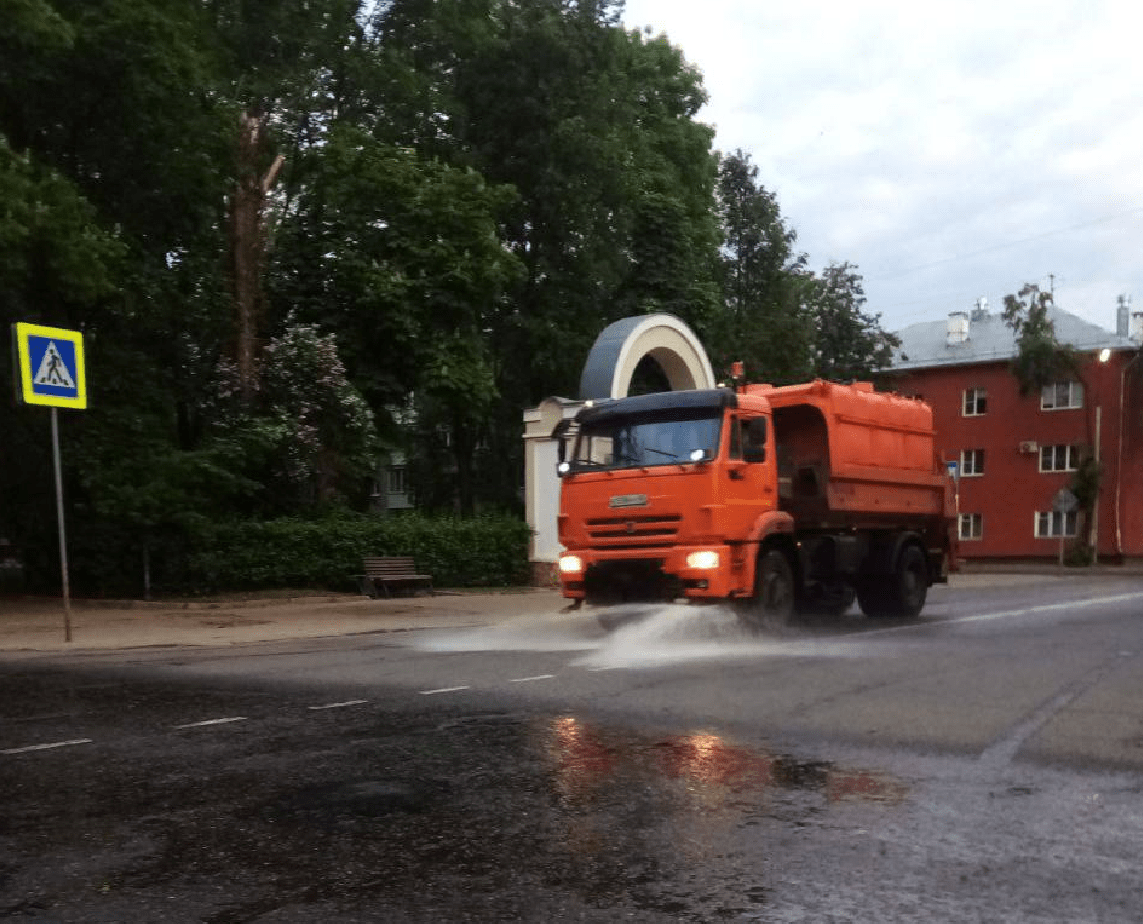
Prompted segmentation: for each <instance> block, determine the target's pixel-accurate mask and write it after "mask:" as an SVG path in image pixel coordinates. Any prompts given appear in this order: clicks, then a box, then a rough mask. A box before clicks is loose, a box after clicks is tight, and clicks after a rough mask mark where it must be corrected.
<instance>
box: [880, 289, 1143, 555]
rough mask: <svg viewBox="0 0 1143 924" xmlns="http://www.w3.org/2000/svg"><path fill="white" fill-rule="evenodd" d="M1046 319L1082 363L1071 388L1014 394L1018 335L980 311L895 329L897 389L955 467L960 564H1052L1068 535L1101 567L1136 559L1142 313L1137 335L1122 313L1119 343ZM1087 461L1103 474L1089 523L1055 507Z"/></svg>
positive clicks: (1063, 319)
mask: <svg viewBox="0 0 1143 924" xmlns="http://www.w3.org/2000/svg"><path fill="white" fill-rule="evenodd" d="M1049 317H1050V318H1051V320H1052V322H1053V325H1054V327H1055V332H1056V337H1057V339H1058V340H1059V341H1060V342H1061V343H1066V344H1068V345H1070V346H1072V347H1073V348H1074V349H1075V350H1076V351H1077V353H1078V354H1079V359H1080V367H1079V371H1078V375H1076V376H1075V377H1074V378H1072V379H1070V380H1065V381H1060V382H1057V383H1054V384H1053V385H1050V386H1047V387H1045V388H1044V389H1043V391H1042V392H1038V393H1035V394H1029V395H1027V396H1021V395H1020V390H1019V384H1018V382H1017V380H1016V378H1015V376H1014V375H1013V374H1012V372H1011V368H1010V363H1011V360H1012V358H1013V356H1014V355H1015V353H1016V345H1015V338H1014V335H1013V332H1012V330H1011V329H1010V328H1009V327H1008V326H1007V325H1005V324H1004V322H1003V319H1002V318H1001V317H999V316H998V315H994V314H989V313H988V312H987V311H982V310H979V309H978V310H976V311H973V312H954V313H953V314H952V315H950V316H949V318H948V320H947V321H944V320H942V321H935V322H928V323H921V324H914V325H912V326H911V327H907V328H905V329H904V330H902V331H899V332H898V336H899V337H900V338H901V347H900V349H899V350H898V353H897V356H896V359H895V362H894V365H893V373H894V375H895V379H896V383H895V385H894V388H895V390H897V391H898V392H900V393H901V394H905V395H916V396H919V397H921V398H922V399H924V400H925V401H927V402H928V403H929V404H930V405H931V406H932V408H933V415H934V420H935V424H936V428H937V434H938V438H937V445H938V447H939V451H940V454H941V458H942V459H944V460H946V462H955V463H956V465H957V468H958V473H959V484H958V504H959V506H958V509H959V526H958V531H959V534H960V554H961V557H962V558H965V559H970V560H972V559H975V560H987V559H1008V560H1019V559H1025V560H1033V559H1052V560H1054V559H1056V558H1057V557H1058V555H1059V552H1060V545H1061V542H1060V540H1061V538H1063V539H1064V541H1065V544H1066V545H1067V546H1069V547H1070V546H1072V545H1073V544H1076V545H1082V544H1084V543H1086V544H1088V545H1090V546H1091V547H1093V548H1094V549H1095V550H1096V552H1097V554H1098V558H1099V560H1100V561H1123V560H1128V559H1143V370H1141V368H1140V367H1143V362H1139V361H1138V357H1139V347H1140V342H1139V334H1140V332H1143V315H1138V314H1137V315H1136V316H1135V317H1134V319H1133V323H1132V324H1131V325H1130V326H1133V327H1134V328H1135V329H1134V330H1132V331H1130V333H1132V334H1134V335H1135V336H1134V337H1130V336H1127V335H1128V333H1129V330H1128V327H1129V323H1128V320H1127V318H1126V312H1123V311H1121V316H1120V321H1119V325H1118V326H1119V333H1118V334H1112V333H1110V332H1109V331H1105V330H1103V329H1102V328H1100V327H1098V326H1096V325H1094V324H1090V323H1088V322H1086V321H1084V320H1083V319H1081V318H1078V317H1076V316H1075V315H1073V314H1070V313H1068V312H1066V311H1063V310H1061V309H1058V308H1051V309H1050V310H1049ZM1087 455H1091V456H1094V458H1095V459H1096V461H1098V462H1099V465H1100V468H1101V471H1102V475H1101V478H1100V481H1099V493H1098V500H1097V502H1096V505H1095V508H1094V514H1093V516H1092V517H1091V518H1090V520H1089V519H1088V518H1086V517H1085V516H1084V515H1083V513H1082V512H1081V511H1075V510H1072V511H1067V510H1064V509H1060V508H1061V506H1066V503H1065V504H1059V503H1057V498H1058V496H1059V492H1060V490H1061V489H1063V488H1070V487H1072V486H1073V484H1074V480H1075V478H1076V473H1077V470H1078V469H1079V467H1080V465H1081V463H1082V460H1083V459H1084V457H1085V456H1087ZM1062 500H1063V501H1065V502H1066V500H1067V498H1066V497H1064V498H1062Z"/></svg>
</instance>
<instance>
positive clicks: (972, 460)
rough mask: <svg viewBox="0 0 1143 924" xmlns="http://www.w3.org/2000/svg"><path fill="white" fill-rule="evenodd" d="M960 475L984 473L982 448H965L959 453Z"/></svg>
mask: <svg viewBox="0 0 1143 924" xmlns="http://www.w3.org/2000/svg"><path fill="white" fill-rule="evenodd" d="M960 473H961V475H983V474H984V450H983V449H966V450H964V451H963V452H962V453H961V454H960Z"/></svg>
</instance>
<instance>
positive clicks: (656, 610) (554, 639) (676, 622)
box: [411, 604, 871, 669]
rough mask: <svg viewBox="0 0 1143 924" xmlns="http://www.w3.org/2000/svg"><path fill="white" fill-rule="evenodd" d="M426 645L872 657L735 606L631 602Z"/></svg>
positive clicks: (660, 659) (595, 664)
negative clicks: (777, 629) (778, 630)
mask: <svg viewBox="0 0 1143 924" xmlns="http://www.w3.org/2000/svg"><path fill="white" fill-rule="evenodd" d="M411 644H412V645H413V646H414V647H416V648H418V649H420V650H422V651H439V652H463V651H580V652H583V654H582V655H581V656H580V657H579V658H577V659H576V660H575V661H574V662H573V663H574V664H576V665H577V666H581V667H587V668H597V669H606V668H624V667H658V666H666V665H670V664H676V663H681V662H687V661H698V660H712V659H725V658H757V657H766V656H781V657H857V656H861V657H869V656H870V654H871V652H870V649H869V646H868V645H863V644H861V643H860V642H859V641H857V640H853V641H849V640H844V639H838V638H837V637H832V638H831V637H828V636H823V635H820V634H819V635H815V634H813V633H811V632H810V631H807V630H804V629H803V630H799V629H792V630H790V631H789V632H787V633H784V634H782V635H780V636H765V635H756V634H753V633H751V632H749V631H748V630H746V629H744V628H743V627H742V626H741V624H740V623H739V622H738V619H737V617H736V616H735V614H734V612H733V610H731V609H730V608H729V607H725V606H718V605H708V606H691V605H688V604H661V605H646V604H639V605H634V604H632V605H626V606H615V607H607V608H604V609H599V610H580V611H574V612H571V613H548V614H543V615H537V616H532V617H522V618H520V619H516V620H513V621H511V622H507V623H503V624H501V625H498V626H490V627H488V628H483V629H474V630H467V631H464V632H452V633H432V634H426V635H425V636H423V637H419V638H417V639H415V640H414V641H412V642H411Z"/></svg>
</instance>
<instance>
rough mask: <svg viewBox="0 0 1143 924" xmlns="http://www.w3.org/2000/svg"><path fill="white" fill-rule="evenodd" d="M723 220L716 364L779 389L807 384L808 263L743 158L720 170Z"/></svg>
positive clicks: (726, 163) (734, 158) (731, 159)
mask: <svg viewBox="0 0 1143 924" xmlns="http://www.w3.org/2000/svg"><path fill="white" fill-rule="evenodd" d="M718 214H719V218H720V220H721V225H722V250H721V254H720V260H719V272H720V285H721V290H722V294H723V306H722V309H723V310H722V311H721V312H720V313H719V316H718V321H717V323H716V324H715V325H714V329H713V331H712V336H711V340H712V350H711V352H712V355H713V357H714V360H713V361H714V362H715V364H716V365H718V366H719V367H720V368H724V369H725V368H727V367H728V366H729V364H730V363H731V362H733V361H736V360H741V361H743V362H744V363H745V364H746V369H747V372H748V374H749V375H750V377H752V378H754V379H763V380H765V381H768V382H773V383H775V384H779V385H780V384H789V383H791V382H798V381H803V380H804V379H805V378H806V376H807V374H808V373H809V370H810V365H811V362H812V358H811V352H810V350H811V347H812V328H811V320H810V316H809V315H808V314H807V312H806V311H805V308H804V305H803V299H804V297H805V294H806V292H807V290H808V283H809V276H808V274H807V271H806V269H805V265H806V257H805V255H804V254H799V253H796V252H795V250H794V244H795V242H796V241H797V235H796V234H795V232H794V231H793V229H792V228H790V227H789V225H788V224H787V222H786V220H785V219H784V218H783V217H782V213H781V209H780V207H779V205H778V199H777V197H776V196H775V195H774V194H773V193H772V192H770V191H768V190H767V189H765V188H764V187H763V186H762V185H761V184H760V183H759V182H758V168H757V167H756V166H755V165H754V164H752V163H751V162H750V158H749V156H748V155H746V154H744V153H743V152H742V151H736V152H735V153H734V154H732V155H730V156H728V157H725V158H723V160H722V163H721V165H720V167H719V175H718Z"/></svg>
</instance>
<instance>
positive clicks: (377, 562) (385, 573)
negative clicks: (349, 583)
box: [357, 556, 433, 599]
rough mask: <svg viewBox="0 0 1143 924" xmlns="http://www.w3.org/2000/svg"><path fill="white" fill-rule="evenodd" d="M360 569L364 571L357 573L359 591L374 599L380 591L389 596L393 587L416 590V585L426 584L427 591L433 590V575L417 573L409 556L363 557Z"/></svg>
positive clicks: (380, 593)
mask: <svg viewBox="0 0 1143 924" xmlns="http://www.w3.org/2000/svg"><path fill="white" fill-rule="evenodd" d="M361 570H362V571H364V572H365V573H364V574H359V575H357V579H358V582H359V583H360V585H361V592H362V593H363V594H365V596H367V597H369V598H371V599H376V598H377V597H379V596H381V595H382V593H383V594H384V595H385V596H386V597H391V596H393V589H394V588H396V589H398V590H410V589H412V590H416V589H417V588H418V587H422V586H425V585H428V588H429V593H432V592H433V576H432V575H431V574H417V566H416V563H415V562H414V561H413V559H411V558H386V557H380V556H374V557H371V558H363V559H362V560H361Z"/></svg>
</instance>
